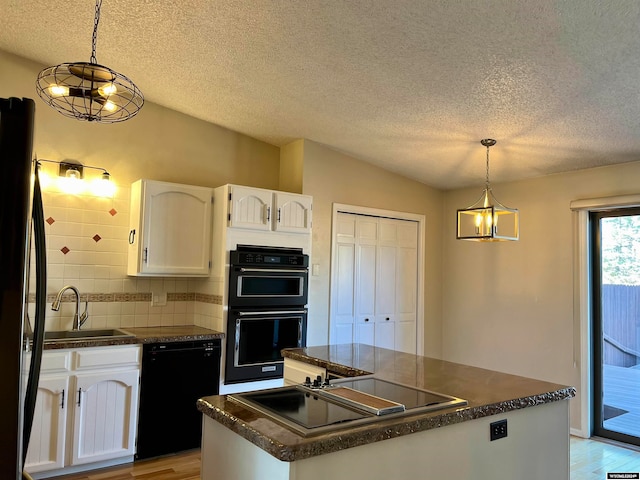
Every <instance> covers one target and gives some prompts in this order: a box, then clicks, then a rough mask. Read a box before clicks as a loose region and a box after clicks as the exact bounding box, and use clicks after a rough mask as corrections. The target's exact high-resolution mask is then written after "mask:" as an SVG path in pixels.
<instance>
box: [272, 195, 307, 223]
mask: <svg viewBox="0 0 640 480" xmlns="http://www.w3.org/2000/svg"><path fill="white" fill-rule="evenodd" d="M273 204H274V206H275V216H274V218H273V229H274V230H276V231H278V232H288V233H309V232H310V231H311V207H312V201H311V197H310V196H308V195H298V194H295V193H284V192H274V193H273Z"/></svg>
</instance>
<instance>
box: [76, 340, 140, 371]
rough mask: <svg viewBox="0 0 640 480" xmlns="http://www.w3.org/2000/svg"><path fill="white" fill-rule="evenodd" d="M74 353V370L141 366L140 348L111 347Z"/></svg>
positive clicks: (81, 350)
mask: <svg viewBox="0 0 640 480" xmlns="http://www.w3.org/2000/svg"><path fill="white" fill-rule="evenodd" d="M73 353H74V359H73V369H74V370H88V369H95V368H104V367H106V368H109V367H125V366H137V365H140V347H139V346H138V345H136V346H133V347H131V346H127V347H109V348H86V349H79V350H77V351H75V352H73Z"/></svg>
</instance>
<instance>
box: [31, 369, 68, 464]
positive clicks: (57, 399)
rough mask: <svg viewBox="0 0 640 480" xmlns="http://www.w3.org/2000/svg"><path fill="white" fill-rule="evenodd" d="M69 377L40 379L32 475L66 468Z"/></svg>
mask: <svg viewBox="0 0 640 480" xmlns="http://www.w3.org/2000/svg"><path fill="white" fill-rule="evenodd" d="M68 393H69V377H68V376H66V375H65V376H47V375H43V376H41V377H40V381H39V382H38V394H37V397H36V409H35V412H34V416H33V427H32V429H31V438H30V439H29V448H28V450H27V457H26V460H25V469H26V470H27V471H28V472H30V473H35V472H42V471H45V470H52V469H54V468H62V467H64V453H65V433H66V425H67V421H66V420H67V403H68V400H69V398H68Z"/></svg>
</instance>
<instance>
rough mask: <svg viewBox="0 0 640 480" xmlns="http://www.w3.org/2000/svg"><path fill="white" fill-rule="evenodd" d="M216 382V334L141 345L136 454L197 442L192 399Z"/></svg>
mask: <svg viewBox="0 0 640 480" xmlns="http://www.w3.org/2000/svg"><path fill="white" fill-rule="evenodd" d="M219 383H220V340H218V339H216V340H197V341H188V342H169V343H153V344H147V345H144V346H143V349H142V373H141V381H140V408H139V411H138V442H137V453H136V459H143V458H150V457H156V456H159V455H166V454H169V453H174V452H179V451H181V450H188V449H192V448H198V447H200V441H201V436H202V414H201V413H200V412H199V411H198V409H197V408H196V401H197V400H198V399H199V398H201V397H206V396H208V395H217V394H218V392H219V388H220V387H219Z"/></svg>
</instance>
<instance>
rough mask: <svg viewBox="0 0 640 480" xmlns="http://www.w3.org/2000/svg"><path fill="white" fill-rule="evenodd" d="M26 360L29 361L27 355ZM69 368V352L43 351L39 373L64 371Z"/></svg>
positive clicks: (29, 358)
mask: <svg viewBox="0 0 640 480" xmlns="http://www.w3.org/2000/svg"><path fill="white" fill-rule="evenodd" d="M28 361H29V362H30V361H31V356H30V355H29V357H28ZM70 370H71V352H69V351H56V352H43V353H42V363H41V364H40V373H42V374H45V373H64V372H68V371H70Z"/></svg>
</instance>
